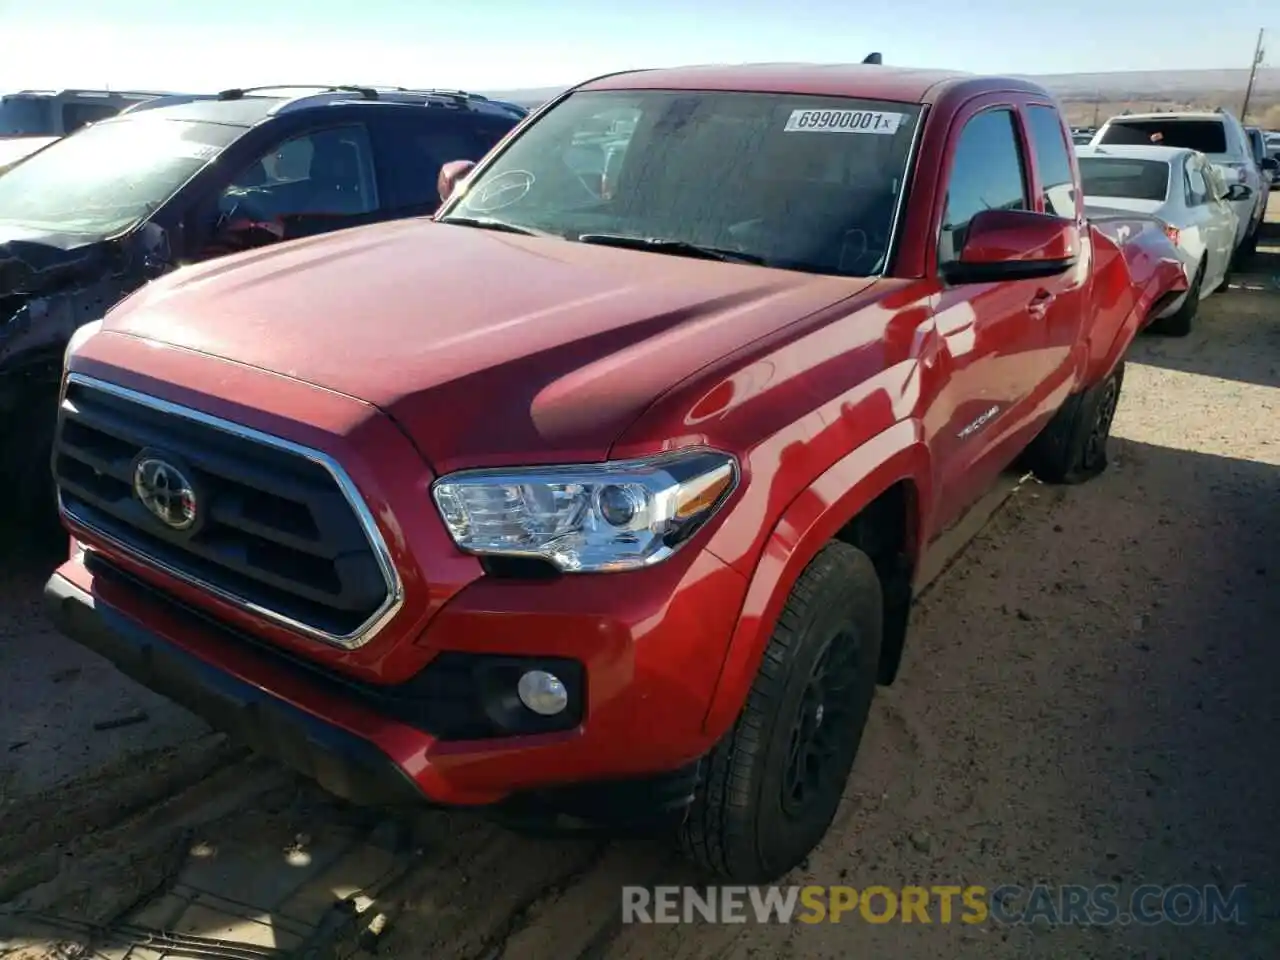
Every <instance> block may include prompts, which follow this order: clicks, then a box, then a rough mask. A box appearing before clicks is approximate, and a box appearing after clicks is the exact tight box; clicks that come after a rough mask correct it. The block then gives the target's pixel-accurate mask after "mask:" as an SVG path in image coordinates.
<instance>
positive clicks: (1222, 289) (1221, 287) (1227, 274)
mask: <svg viewBox="0 0 1280 960" xmlns="http://www.w3.org/2000/svg"><path fill="white" fill-rule="evenodd" d="M1233 266H1234V264H1233V261H1232V258H1231V257H1227V266H1226V269H1225V270H1223V271H1222V282H1221V283H1219V284H1218V286H1217V288H1216V289H1215V290H1214V291H1213V293H1214V294H1219V293H1226V292H1227V287H1228V286H1229V285H1230V283H1231V270H1232V267H1233Z"/></svg>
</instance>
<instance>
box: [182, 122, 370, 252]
mask: <svg viewBox="0 0 1280 960" xmlns="http://www.w3.org/2000/svg"><path fill="white" fill-rule="evenodd" d="M234 169H235V170H236V172H235V174H234V176H232V177H231V178H230V182H229V183H225V185H223V186H222V189H220V190H219V191H218V192H217V194H216V195H215V196H213V197H212V198H210V200H209V201H207V202H206V203H205V204H202V205H201V209H200V214H199V218H198V219H199V223H198V225H197V231H198V234H199V237H200V242H199V243H198V244H197V251H198V253H197V259H209V258H210V257H216V256H222V255H224V254H228V253H236V252H239V251H241V250H247V249H252V248H254V247H259V246H263V245H265V244H269V243H275V242H279V241H284V240H294V239H298V238H300V237H307V236H313V235H315V234H318V233H328V232H331V231H333V230H340V229H343V228H346V227H354V226H359V225H361V224H365V223H372V222H374V221H376V220H379V219H383V218H384V217H385V215H386V214H385V212H384V209H383V204H382V202H381V198H380V196H379V184H378V178H377V175H376V170H375V166H374V155H373V148H372V145H371V140H370V137H369V134H368V132H367V131H366V129H365V127H364V126H363V125H362V124H344V125H340V126H329V127H321V128H318V129H312V130H308V131H306V132H305V133H302V134H299V135H296V136H292V137H289V138H287V139H285V140H283V141H280V142H277V143H275V144H273V145H272V146H271V147H270V148H269V149H267V150H265V151H262V152H261V153H258V155H256V156H254V157H253V159H252V160H251V161H249V162H248V163H242V164H240V165H238V167H236V168H234Z"/></svg>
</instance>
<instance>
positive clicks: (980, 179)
mask: <svg viewBox="0 0 1280 960" xmlns="http://www.w3.org/2000/svg"><path fill="white" fill-rule="evenodd" d="M1023 171H1024V164H1023V157H1022V150H1021V148H1020V147H1019V145H1018V135H1017V128H1016V127H1015V125H1014V120H1013V112H1012V111H1011V110H987V111H985V112H983V113H980V114H978V115H977V116H975V117H973V118H972V119H970V120H969V122H968V123H966V124H965V127H964V130H963V131H962V132H961V134H960V139H959V140H958V141H957V143H956V152H955V157H954V159H953V160H952V164H951V174H950V179H949V180H948V181H947V194H946V197H947V199H946V207H945V209H944V211H943V214H942V230H941V232H940V234H939V237H938V262H939V263H951V262H953V261H954V260H955V259H956V257H958V256H959V255H960V251H961V249H963V247H964V241H965V233H966V231H967V230H968V228H969V221H970V220H972V219H973V216H974V214H976V213H978V212H979V211H982V210H1027V209H1030V204H1029V203H1028V202H1027V186H1026V177H1025V174H1024V172H1023Z"/></svg>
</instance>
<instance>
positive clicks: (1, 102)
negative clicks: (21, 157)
mask: <svg viewBox="0 0 1280 960" xmlns="http://www.w3.org/2000/svg"><path fill="white" fill-rule="evenodd" d="M55 127H56V124H55V122H54V114H53V101H52V100H50V99H48V98H47V97H0V137H24V136H25V137H52V136H54V135H55V134H57V132H58V131H57V130H56V129H55Z"/></svg>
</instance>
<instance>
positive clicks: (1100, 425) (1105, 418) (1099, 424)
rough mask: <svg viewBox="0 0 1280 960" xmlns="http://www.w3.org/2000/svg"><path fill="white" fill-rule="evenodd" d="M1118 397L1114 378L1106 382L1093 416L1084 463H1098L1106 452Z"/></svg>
mask: <svg viewBox="0 0 1280 960" xmlns="http://www.w3.org/2000/svg"><path fill="white" fill-rule="evenodd" d="M1119 396H1120V385H1119V384H1118V383H1117V382H1116V378H1115V377H1112V378H1111V379H1109V380H1108V381H1107V385H1106V387H1105V388H1104V389H1103V391H1102V398H1101V399H1100V400H1099V401H1098V409H1097V411H1096V412H1095V413H1094V416H1093V427H1092V429H1090V431H1089V440H1088V442H1087V443H1086V445H1085V451H1084V455H1085V463H1087V464H1090V465H1092V464H1095V463H1098V462H1100V460H1101V459H1102V457H1103V456H1105V455H1106V452H1107V438H1108V437H1110V436H1111V421H1112V420H1114V419H1115V417H1116V401H1117V400H1118V399H1119Z"/></svg>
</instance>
